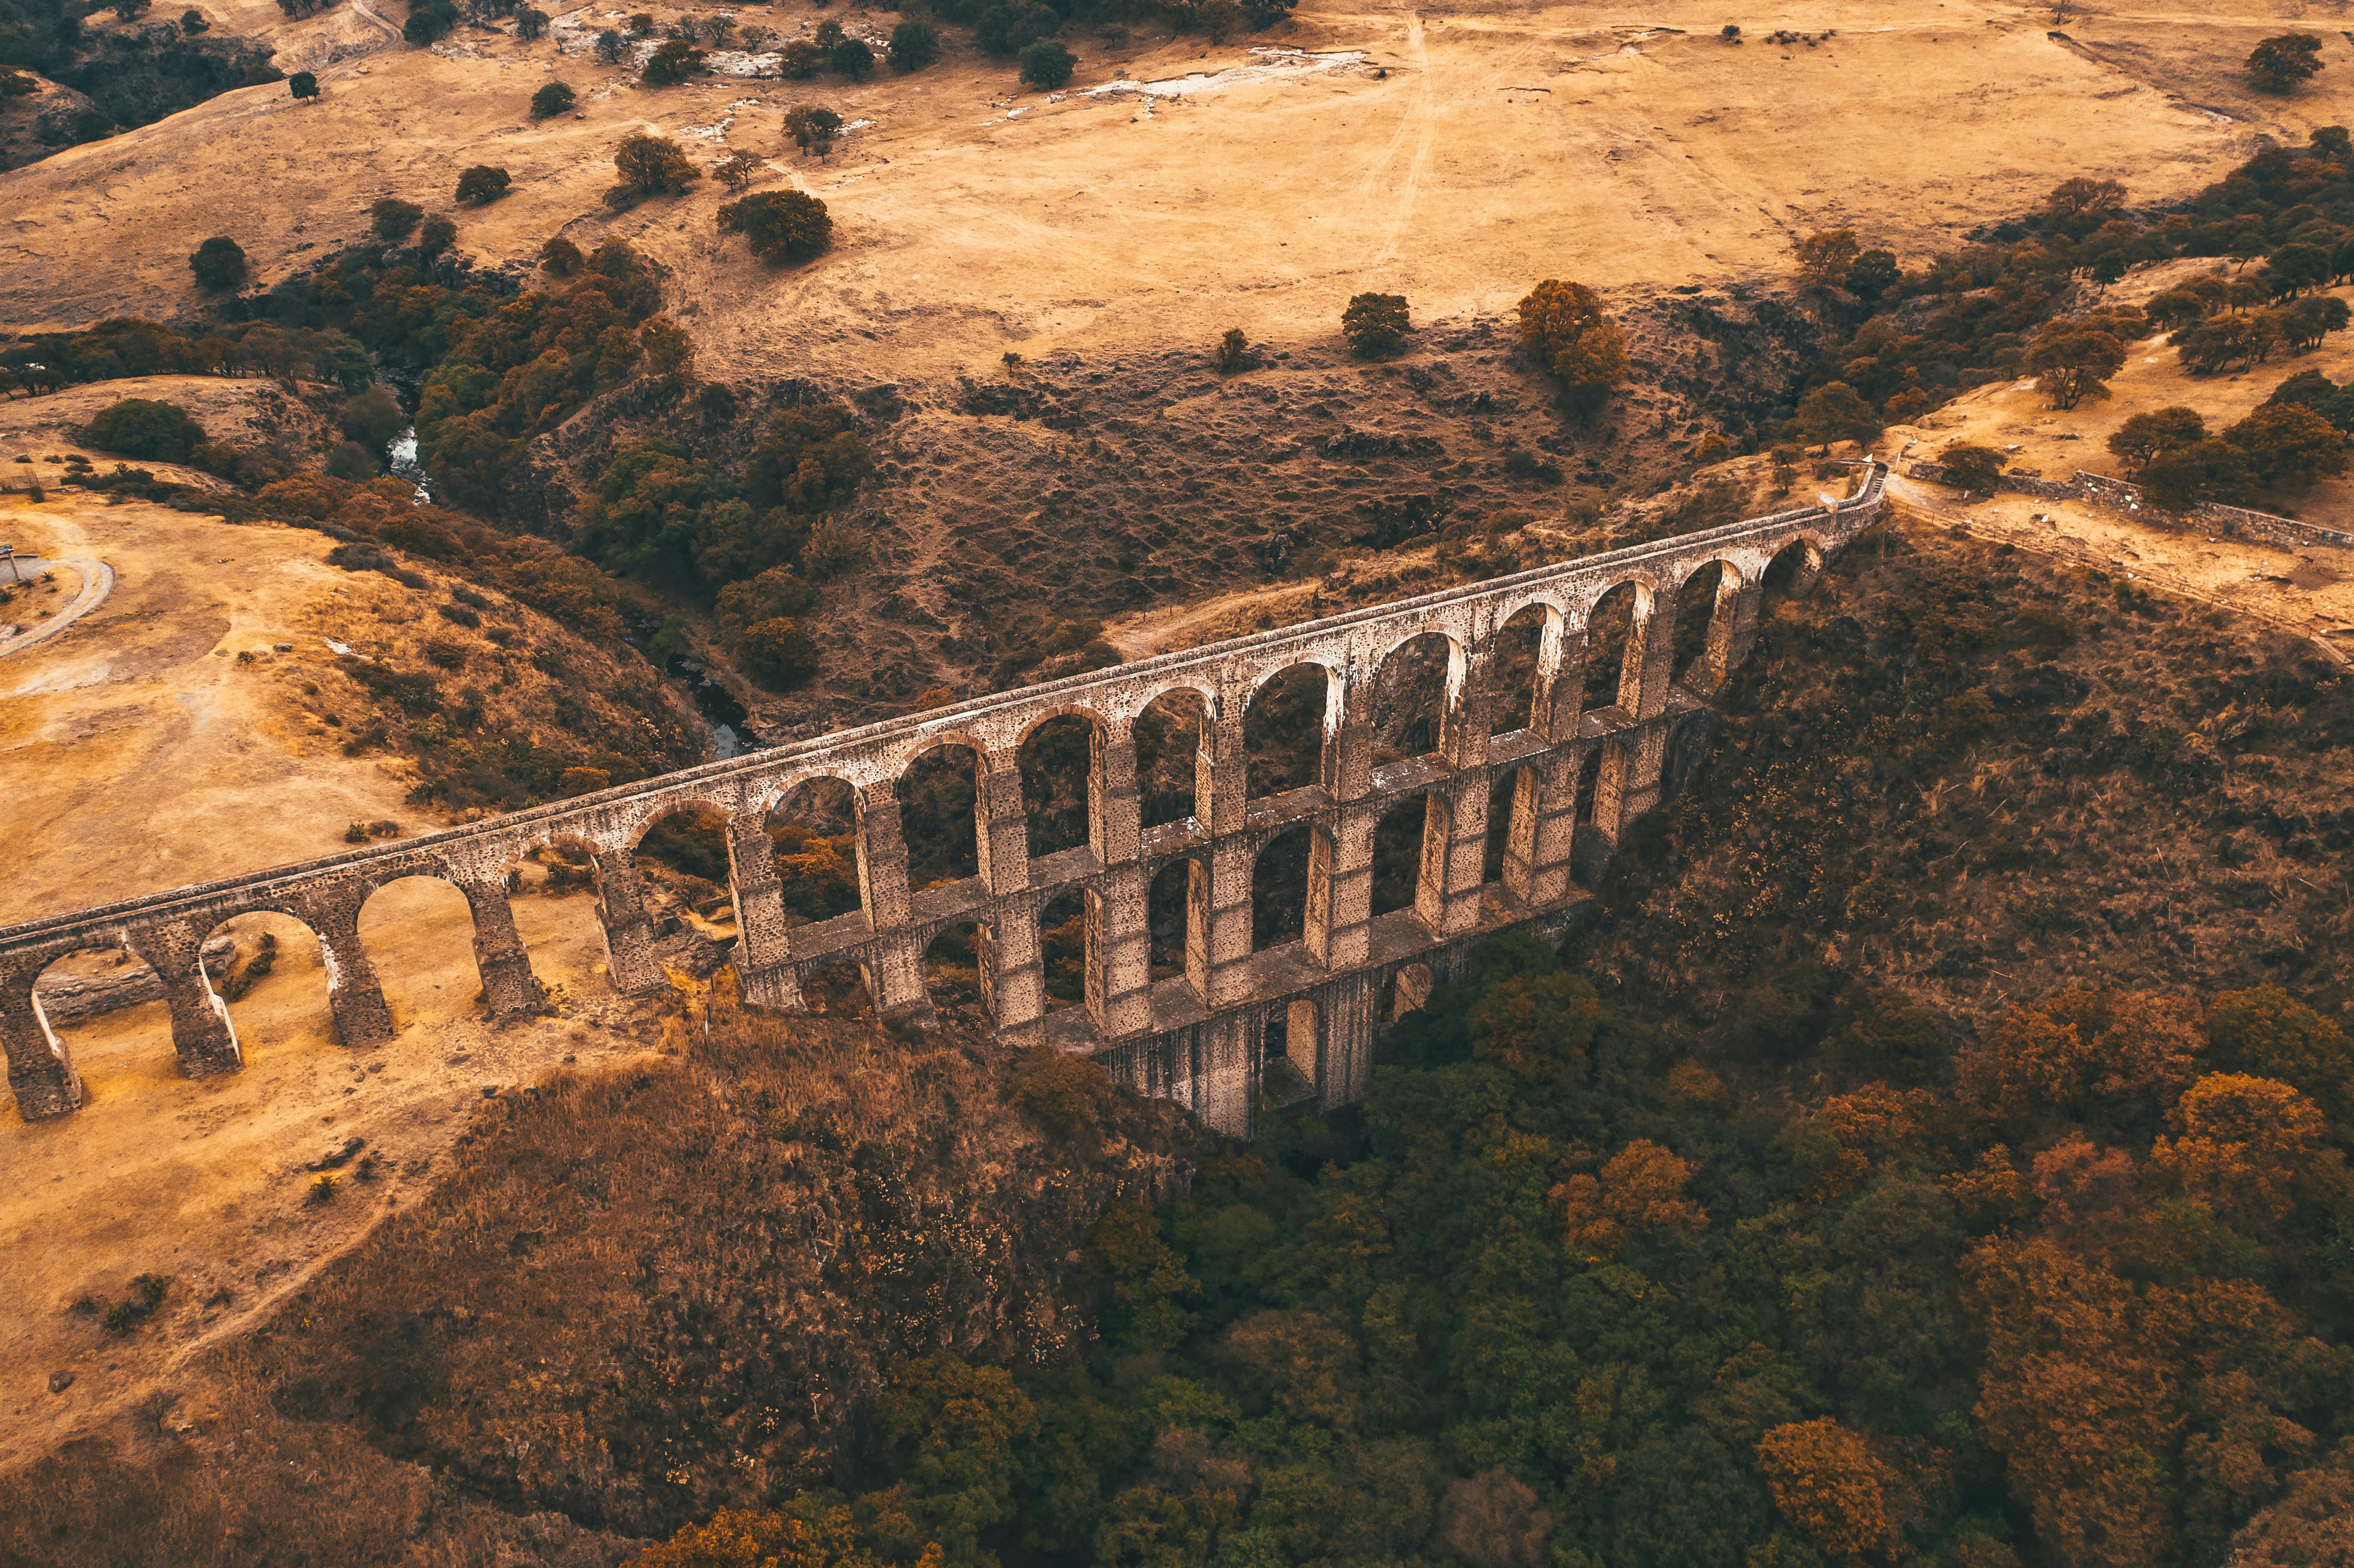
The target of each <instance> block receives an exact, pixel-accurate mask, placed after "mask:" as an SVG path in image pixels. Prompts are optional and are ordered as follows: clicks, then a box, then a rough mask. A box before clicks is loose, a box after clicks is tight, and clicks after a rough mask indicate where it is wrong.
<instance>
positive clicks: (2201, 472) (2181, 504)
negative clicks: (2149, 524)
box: [2141, 436, 2255, 511]
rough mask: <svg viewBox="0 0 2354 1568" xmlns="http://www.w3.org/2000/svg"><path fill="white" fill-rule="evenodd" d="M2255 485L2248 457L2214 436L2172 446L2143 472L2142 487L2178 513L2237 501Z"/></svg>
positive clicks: (2162, 504) (2151, 497)
mask: <svg viewBox="0 0 2354 1568" xmlns="http://www.w3.org/2000/svg"><path fill="white" fill-rule="evenodd" d="M2253 482H2255V471H2254V470H2253V468H2252V467H2251V466H2250V464H2249V461H2248V454H2247V453H2246V452H2245V451H2243V450H2241V449H2240V448H2239V447H2236V446H2234V445H2232V443H2231V442H2230V441H2225V440H2216V439H2215V438H2214V437H2212V436H2210V437H2208V438H2207V439H2206V440H2200V441H2193V442H2191V443H2190V445H2189V446H2187V447H2170V448H2168V449H2167V450H2164V451H2161V452H2159V453H2158V455H2156V456H2155V457H2153V458H2151V459H2150V460H2149V461H2148V462H2147V463H2145V464H2144V465H2143V466H2142V471H2141V487H2142V489H2143V491H2144V492H2146V493H2147V494H2148V496H2149V498H2150V499H2151V500H2152V501H2155V502H2157V503H2158V504H2159V505H2160V506H2165V507H2169V508H2172V509H2175V510H2178V511H2179V510H2181V509H2182V508H2185V507H2188V506H2191V505H2193V504H2195V503H2199V502H2201V501H2234V500H2237V499H2239V497H2240V496H2241V495H2242V494H2243V493H2245V492H2246V490H2247V489H2248V487H2249V486H2250V485H2251V484H2253Z"/></svg>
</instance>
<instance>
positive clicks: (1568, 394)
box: [1521, 278, 1628, 415]
mask: <svg viewBox="0 0 2354 1568" xmlns="http://www.w3.org/2000/svg"><path fill="white" fill-rule="evenodd" d="M1521 342H1522V345H1523V346H1525V347H1526V348H1527V349H1528V351H1529V352H1530V353H1531V354H1533V355H1536V356H1537V358H1538V359H1539V360H1541V361H1542V362H1543V365H1544V366H1545V368H1546V369H1548V370H1550V371H1552V372H1553V374H1554V375H1555V376H1559V377H1560V378H1561V382H1562V389H1563V393H1564V398H1565V399H1566V401H1567V402H1568V403H1569V404H1570V406H1571V407H1572V408H1575V409H1576V410H1577V411H1578V412H1579V413H1580V414H1582V415H1590V414H1591V413H1592V412H1593V410H1594V409H1595V408H1598V407H1599V406H1600V405H1601V403H1602V401H1603V399H1604V398H1606V397H1609V395H1610V389H1611V388H1612V387H1616V386H1617V385H1618V384H1619V383H1620V382H1622V381H1624V380H1626V379H1627V372H1628V363H1627V338H1626V334H1623V333H1621V332H1620V331H1619V330H1618V323H1616V322H1614V321H1612V320H1611V319H1610V318H1609V317H1608V316H1607V315H1605V314H1604V313H1603V311H1602V302H1601V301H1600V299H1598V298H1597V297H1596V295H1595V292H1594V291H1593V290H1591V289H1589V288H1587V287H1586V286H1585V284H1583V283H1564V282H1563V281H1560V280H1559V279H1557V278H1548V279H1546V280H1545V281H1543V282H1542V283H1539V284H1538V285H1537V286H1536V287H1535V288H1534V289H1532V290H1531V291H1529V296H1528V298H1526V299H1524V300H1522V302H1521Z"/></svg>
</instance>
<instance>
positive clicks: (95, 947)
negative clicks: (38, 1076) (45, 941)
mask: <svg viewBox="0 0 2354 1568" xmlns="http://www.w3.org/2000/svg"><path fill="white" fill-rule="evenodd" d="M17 983H19V984H22V985H23V986H24V987H25V991H24V992H23V993H22V995H20V996H18V997H16V998H12V999H11V1006H12V1007H13V1006H14V1005H15V1003H16V1002H19V1001H21V1002H22V1003H24V1005H25V1007H26V1010H27V1013H28V1014H29V1018H30V1022H31V1024H32V1027H33V1031H34V1032H35V1033H37V1034H38V1036H39V1041H38V1043H37V1044H33V1043H31V1042H27V1043H25V1044H32V1045H33V1049H34V1050H35V1051H36V1052H37V1051H38V1050H40V1049H42V1048H46V1049H47V1051H48V1053H49V1054H50V1055H51V1056H52V1057H53V1058H54V1060H55V1061H56V1063H57V1065H58V1069H57V1072H56V1076H57V1077H58V1080H59V1086H60V1087H61V1088H62V1089H63V1090H64V1091H65V1092H66V1094H67V1095H69V1097H70V1100H71V1102H72V1104H79V1103H80V1099H81V1096H82V1093H83V1084H82V1078H81V1073H82V1070H83V1069H84V1068H85V1067H87V1066H93V1065H95V1066H97V1067H99V1069H100V1070H101V1074H102V1073H103V1072H104V1071H105V1069H106V1065H108V1064H109V1063H110V1062H111V1061H122V1062H124V1063H128V1062H130V1061H132V1060H133V1059H135V1058H138V1057H140V1056H146V1055H153V1056H154V1057H155V1059H156V1060H158V1061H160V1060H161V1056H160V1054H157V1044H156V1043H157V1042H158V1041H159V1040H163V1041H169V1040H170V1039H171V1033H172V1017H171V1010H170V1008H169V1007H168V1006H167V1005H166V1004H165V1002H164V988H163V986H162V985H161V983H159V980H158V978H157V976H156V973H155V970H154V968H153V967H152V966H151V965H150V964H149V963H148V962H147V960H146V958H145V956H144V955H143V954H142V953H140V952H139V951H138V950H137V949H136V948H133V946H132V945H131V944H130V942H128V941H127V940H116V941H113V942H105V941H93V942H91V943H90V945H89V946H87V947H80V948H70V949H69V950H68V951H66V952H62V953H57V954H53V955H52V956H51V957H50V958H49V959H48V961H47V962H46V963H44V964H42V965H41V967H40V968H39V969H37V970H35V971H34V972H33V974H32V975H31V976H30V977H29V979H27V980H19V981H18V982H17ZM17 1049H18V1050H22V1049H23V1046H21V1045H20V1046H19V1047H17ZM11 1065H12V1067H13V1066H15V1065H16V1064H15V1063H13V1062H12V1064H11ZM23 1092H24V1091H23V1090H22V1089H21V1088H20V1089H19V1095H20V1105H19V1109H20V1110H22V1111H23V1112H24V1113H25V1116H26V1119H27V1120H31V1119H32V1118H33V1117H34V1116H35V1115H36V1114H55V1113H54V1112H52V1111H41V1112H36V1111H35V1109H34V1108H33V1107H31V1106H30V1105H28V1104H25V1103H23V1102H22V1099H21V1097H22V1095H23ZM59 1108H64V1109H69V1108H71V1105H67V1106H62V1107H59Z"/></svg>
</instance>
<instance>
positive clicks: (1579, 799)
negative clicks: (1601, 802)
mask: <svg viewBox="0 0 2354 1568" xmlns="http://www.w3.org/2000/svg"><path fill="white" fill-rule="evenodd" d="M1601 784H1602V748H1601V747H1598V746H1589V747H1586V748H1585V756H1583V757H1581V758H1578V759H1577V793H1576V795H1575V797H1573V799H1575V801H1576V803H1577V815H1576V823H1577V825H1578V826H1579V827H1581V828H1582V827H1585V826H1587V825H1588V824H1590V823H1591V822H1592V821H1594V801H1595V795H1596V790H1598V789H1600V788H1601Z"/></svg>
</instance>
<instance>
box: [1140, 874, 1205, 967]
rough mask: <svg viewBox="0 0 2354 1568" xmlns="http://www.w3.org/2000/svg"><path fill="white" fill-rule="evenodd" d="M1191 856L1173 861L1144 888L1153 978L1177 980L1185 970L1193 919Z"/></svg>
mask: <svg viewBox="0 0 2354 1568" xmlns="http://www.w3.org/2000/svg"><path fill="white" fill-rule="evenodd" d="M1193 865H1194V863H1193V861H1192V860H1190V859H1189V860H1178V861H1172V862H1170V863H1168V864H1167V865H1164V866H1162V867H1161V869H1160V871H1159V872H1157V873H1155V874H1154V875H1153V878H1152V885H1151V886H1150V887H1149V888H1148V889H1146V892H1145V901H1144V906H1145V914H1144V918H1145V926H1146V928H1147V929H1148V930H1150V932H1151V934H1152V978H1153V980H1155V981H1160V980H1175V979H1176V978H1177V977H1178V976H1179V975H1182V974H1183V973H1184V972H1185V948H1186V943H1187V940H1188V938H1189V937H1190V935H1191V930H1190V927H1191V924H1192V920H1193V900H1192V897H1191V895H1192V892H1193V874H1194V872H1193Z"/></svg>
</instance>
